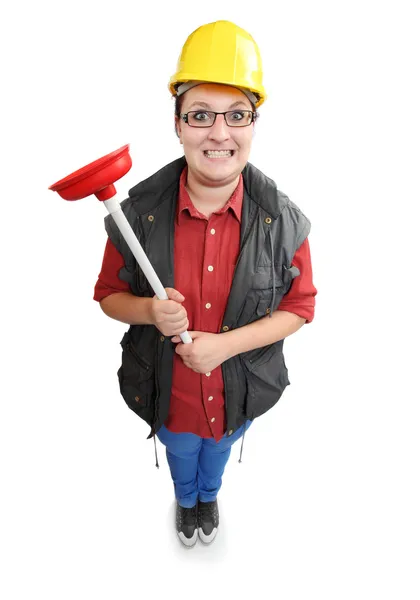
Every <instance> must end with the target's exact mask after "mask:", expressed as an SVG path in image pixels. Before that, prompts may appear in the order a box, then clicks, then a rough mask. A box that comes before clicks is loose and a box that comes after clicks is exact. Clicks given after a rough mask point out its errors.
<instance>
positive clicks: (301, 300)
mask: <svg viewBox="0 0 420 600" xmlns="http://www.w3.org/2000/svg"><path fill="white" fill-rule="evenodd" d="M292 265H293V266H295V267H297V268H298V269H299V271H300V275H298V276H297V277H295V278H294V279H293V281H292V285H291V286H290V289H289V291H288V292H287V294H286V295H285V296H283V298H282V300H281V302H280V304H279V306H278V307H277V310H285V311H287V312H291V313H294V314H296V315H298V316H299V317H302V318H303V319H306V323H311V322H312V321H313V319H314V316H315V296H316V295H317V293H318V290H317V289H316V287H315V286H314V284H313V280H312V262H311V251H310V248H309V240H308V238H306V239H305V240H304V241H303V243H302V244H301V245H300V247H299V248H298V249H297V250H296V252H295V255H294V257H293V260H292Z"/></svg>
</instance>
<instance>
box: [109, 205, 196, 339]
mask: <svg viewBox="0 0 420 600" xmlns="http://www.w3.org/2000/svg"><path fill="white" fill-rule="evenodd" d="M103 203H104V204H105V206H106V209H107V211H108V212H109V214H110V215H112V218H113V219H114V221H115V223H116V225H117V227H118V229H119V230H120V232H121V235H122V236H123V238H124V239H125V241H126V242H127V244H128V247H129V248H130V250H131V252H132V253H133V254H134V256H135V258H136V260H137V262H138V263H139V265H140V267H141V270H142V271H143V273H144V274H145V276H146V278H147V281H148V282H149V283H150V285H151V286H152V288H153V291H154V292H155V294H156V296H157V297H158V298H159V300H167V299H168V294H167V293H166V291H165V288H164V287H163V285H162V283H161V282H160V279H159V277H158V276H157V274H156V271H155V270H154V268H153V267H152V264H151V262H150V260H149V259H148V258H147V256H146V254H145V252H144V250H143V248H142V247H141V244H140V242H139V241H138V239H137V238H136V236H135V234H134V231H133V230H132V229H131V226H130V223H129V222H128V221H127V217H126V216H125V214H124V213H123V211H122V209H121V205H120V203H119V202H118V200H117V198H116V196H113V197H112V198H110V199H109V200H104V201H103ZM179 337H180V338H181V340H182V341H183V342H184V344H190V343H191V342H192V339H191V336H190V334H189V333H188V331H184V333H181V334H180V336H179Z"/></svg>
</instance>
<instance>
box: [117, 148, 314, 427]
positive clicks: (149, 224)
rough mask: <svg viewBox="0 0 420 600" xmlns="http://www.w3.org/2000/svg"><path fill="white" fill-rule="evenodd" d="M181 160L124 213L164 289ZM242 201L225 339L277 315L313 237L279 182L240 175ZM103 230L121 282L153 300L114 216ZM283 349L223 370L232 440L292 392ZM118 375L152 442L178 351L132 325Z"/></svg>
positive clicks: (255, 354)
mask: <svg viewBox="0 0 420 600" xmlns="http://www.w3.org/2000/svg"><path fill="white" fill-rule="evenodd" d="M185 165H186V160H185V157H184V156H183V157H181V158H179V159H177V160H175V161H173V162H171V163H170V164H168V165H166V166H165V167H163V168H162V169H160V170H159V171H157V172H156V173H155V174H154V175H152V176H151V177H149V178H148V179H146V180H144V181H142V182H140V183H139V184H138V185H136V186H135V187H134V188H132V189H131V190H130V191H129V197H128V198H127V199H125V200H124V201H123V202H121V208H122V210H123V212H124V214H125V216H126V217H127V219H128V221H129V223H130V225H131V227H132V228H133V230H134V233H135V234H136V236H137V238H138V239H139V241H140V244H141V245H142V247H143V249H144V251H145V252H146V254H147V256H148V258H149V260H150V262H151V264H152V265H153V268H154V269H155V271H156V273H157V275H158V277H159V278H160V280H161V282H162V284H163V286H164V287H174V222H175V215H176V206H177V200H178V192H179V178H180V175H181V172H182V170H183V168H184V167H185ZM242 175H243V181H244V198H243V207H242V216H241V239H240V253H239V258H238V261H237V263H236V268H235V272H234V278H233V282H232V287H231V290H230V294H229V298H228V302H227V306H226V311H225V314H224V318H223V325H222V329H221V331H220V333H221V334H223V332H224V331H228V330H231V329H235V328H237V327H243V326H244V325H247V324H248V323H252V322H253V321H256V320H257V319H261V318H263V317H265V316H266V315H270V314H271V313H272V311H273V310H276V308H277V306H278V305H279V303H280V301H281V299H282V298H283V296H284V295H285V294H286V293H287V292H288V291H289V289H290V286H291V283H292V280H293V278H294V277H296V276H297V275H299V274H300V272H299V270H298V269H297V268H296V267H292V266H291V262H292V259H293V257H294V254H295V252H296V250H297V249H298V248H299V246H300V245H301V244H302V242H303V241H304V240H305V239H306V237H307V236H308V234H309V231H310V227H311V224H310V221H309V220H308V219H307V217H306V216H305V215H304V214H303V213H302V211H301V210H300V209H299V208H298V207H297V206H296V205H295V204H294V203H293V202H291V201H290V200H289V198H288V197H287V196H285V195H284V194H283V193H282V192H280V191H279V190H277V186H276V184H275V182H274V181H272V180H271V179H269V178H268V177H266V176H265V175H264V174H263V173H262V172H261V171H259V170H258V169H257V168H256V167H254V166H253V165H251V164H250V163H247V164H246V166H245V168H244V170H243V171H242ZM105 228H106V231H107V233H108V236H109V237H110V239H111V241H112V243H113V244H114V245H115V247H116V248H117V250H118V251H119V252H120V253H121V254H122V255H123V257H124V261H125V266H124V267H123V268H122V269H121V270H120V272H119V278H120V279H122V280H123V281H126V282H127V283H128V284H129V286H130V290H131V292H132V293H133V294H135V295H137V296H146V297H153V296H154V295H155V294H154V292H153V290H152V288H151V287H150V285H149V283H148V281H147V280H146V278H145V276H144V274H143V272H142V271H141V269H140V267H139V266H138V264H137V261H136V260H135V258H134V256H133V254H132V252H131V250H130V249H129V247H128V245H127V243H126V242H125V240H124V239H123V238H122V236H121V234H120V232H119V230H118V228H117V226H116V224H115V222H114V220H113V218H112V216H111V215H108V216H107V217H105ZM283 342H284V340H280V341H278V342H275V343H274V344H270V345H268V346H264V347H263V348H257V349H256V350H251V351H249V352H244V353H242V354H239V355H237V356H234V357H232V358H230V359H229V360H227V361H225V362H224V363H222V372H223V381H224V388H225V412H226V423H227V434H228V435H231V434H232V433H233V432H234V431H236V429H238V428H239V427H240V426H241V425H242V424H243V423H244V422H245V421H246V420H247V419H255V418H256V417H259V416H260V415H262V414H263V413H265V412H266V411H267V410H269V409H270V408H272V407H273V406H274V404H276V402H277V401H278V400H279V399H280V397H281V395H282V394H283V392H284V390H285V388H286V386H288V385H289V384H290V381H289V378H288V371H287V367H286V365H285V362H284V356H283ZM121 345H122V364H121V367H120V368H119V370H118V379H119V384H120V391H121V395H122V396H123V398H124V400H125V402H126V403H127V405H128V406H129V407H130V408H131V409H132V410H133V411H134V412H135V413H136V414H137V415H138V416H139V417H141V418H142V419H143V420H144V421H146V422H147V423H148V424H149V425H150V427H151V432H150V434H149V436H148V438H150V437H152V436H153V435H154V434H155V433H156V432H157V431H158V430H159V429H160V427H161V426H162V424H163V423H164V422H165V420H166V418H167V415H168V410H169V402H170V395H171V386H172V361H173V355H174V348H175V345H174V344H173V343H172V342H171V340H170V338H169V337H165V336H163V335H162V334H161V333H160V331H159V330H158V329H157V328H156V327H154V326H151V325H130V327H129V329H128V331H127V332H126V333H125V334H124V337H123V339H122V340H121Z"/></svg>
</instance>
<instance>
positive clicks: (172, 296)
mask: <svg viewBox="0 0 420 600" xmlns="http://www.w3.org/2000/svg"><path fill="white" fill-rule="evenodd" d="M165 291H166V293H167V295H168V298H169V300H174V301H175V302H184V300H185V296H183V295H182V294H181V292H178V290H176V289H174V288H165Z"/></svg>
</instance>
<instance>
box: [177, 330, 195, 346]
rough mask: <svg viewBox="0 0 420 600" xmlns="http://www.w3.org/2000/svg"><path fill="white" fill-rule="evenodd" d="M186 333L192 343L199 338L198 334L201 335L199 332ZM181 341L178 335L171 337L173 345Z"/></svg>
mask: <svg viewBox="0 0 420 600" xmlns="http://www.w3.org/2000/svg"><path fill="white" fill-rule="evenodd" d="M188 333H189V334H190V337H191V339H192V340H193V341H194V340H195V339H196V338H198V337H199V335H200V333H202V332H201V331H188ZM180 341H181V338H180V336H179V335H174V337H171V342H174V344H178V342H180Z"/></svg>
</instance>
